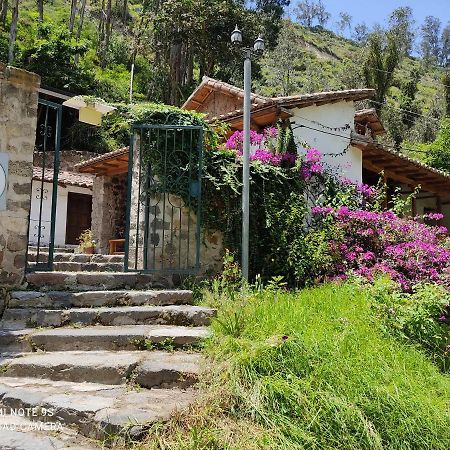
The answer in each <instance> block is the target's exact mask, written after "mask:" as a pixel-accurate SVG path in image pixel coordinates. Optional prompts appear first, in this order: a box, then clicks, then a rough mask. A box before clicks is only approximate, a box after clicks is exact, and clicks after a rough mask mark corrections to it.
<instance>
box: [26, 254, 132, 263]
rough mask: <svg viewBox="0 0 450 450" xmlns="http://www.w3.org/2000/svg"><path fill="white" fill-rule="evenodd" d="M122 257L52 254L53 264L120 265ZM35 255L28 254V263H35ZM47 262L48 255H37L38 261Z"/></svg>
mask: <svg viewBox="0 0 450 450" xmlns="http://www.w3.org/2000/svg"><path fill="white" fill-rule="evenodd" d="M124 259H125V258H124V256H123V255H102V254H100V253H98V254H94V255H87V254H85V253H54V254H53V261H54V262H78V263H122V264H123V261H124ZM36 260H37V253H36V252H28V262H30V263H31V262H36ZM47 260H48V253H42V252H40V253H39V261H40V262H46V261H47Z"/></svg>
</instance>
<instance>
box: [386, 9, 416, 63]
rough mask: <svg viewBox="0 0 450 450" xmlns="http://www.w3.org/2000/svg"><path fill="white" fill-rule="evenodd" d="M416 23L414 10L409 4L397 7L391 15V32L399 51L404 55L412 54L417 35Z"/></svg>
mask: <svg viewBox="0 0 450 450" xmlns="http://www.w3.org/2000/svg"><path fill="white" fill-rule="evenodd" d="M414 23H415V21H414V18H413V11H412V9H411V8H410V7H409V6H401V7H399V8H396V9H394V11H392V13H391V15H390V16H389V29H390V32H391V33H392V35H393V37H394V39H395V41H396V44H397V47H398V50H399V52H400V53H401V54H402V55H404V56H409V55H410V53H411V50H412V46H413V43H414V39H415V37H416V34H415V31H414Z"/></svg>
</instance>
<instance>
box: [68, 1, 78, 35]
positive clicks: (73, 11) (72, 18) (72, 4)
mask: <svg viewBox="0 0 450 450" xmlns="http://www.w3.org/2000/svg"><path fill="white" fill-rule="evenodd" d="M77 4H78V0H71V2H70V15H69V32H70V33H73V27H74V26H75V16H76V14H77Z"/></svg>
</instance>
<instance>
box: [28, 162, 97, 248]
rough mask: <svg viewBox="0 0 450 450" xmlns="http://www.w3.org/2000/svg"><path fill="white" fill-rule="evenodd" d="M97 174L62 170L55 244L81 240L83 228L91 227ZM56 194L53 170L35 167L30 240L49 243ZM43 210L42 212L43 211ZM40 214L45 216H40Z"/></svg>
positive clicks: (59, 184)
mask: <svg viewBox="0 0 450 450" xmlns="http://www.w3.org/2000/svg"><path fill="white" fill-rule="evenodd" d="M92 185H93V177H92V176H90V175H87V174H81V173H76V172H69V171H60V172H59V174H58V191H57V202H56V222H55V223H56V225H55V226H56V228H55V246H65V245H74V244H78V241H77V238H78V237H79V235H80V234H81V232H82V231H84V230H86V229H89V228H91V215H92ZM52 197H53V170H51V169H42V168H41V167H34V168H33V182H32V196H31V212H30V228H29V237H28V241H29V243H30V244H33V245H35V244H37V242H38V239H39V237H38V229H39V226H40V229H41V236H40V245H41V246H47V245H48V244H49V236H50V222H51V210H52ZM41 211H42V213H40V212H41ZM39 217H41V219H40V220H39Z"/></svg>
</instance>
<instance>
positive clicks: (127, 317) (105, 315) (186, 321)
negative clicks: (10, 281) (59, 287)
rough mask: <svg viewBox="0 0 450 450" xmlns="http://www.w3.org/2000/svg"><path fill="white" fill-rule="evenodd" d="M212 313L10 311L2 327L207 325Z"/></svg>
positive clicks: (181, 308) (183, 308)
mask: <svg viewBox="0 0 450 450" xmlns="http://www.w3.org/2000/svg"><path fill="white" fill-rule="evenodd" d="M214 315H215V310H214V309H211V308H204V307H201V306H190V305H170V306H117V307H113V308H111V307H101V308H71V309H36V308H34V309H23V308H17V309H11V308H8V309H6V310H5V312H4V314H3V318H2V320H1V325H2V326H3V327H4V328H9V329H19V328H24V327H33V328H35V327H62V326H70V325H76V326H88V325H106V326H110V325H150V324H154V325H184V326H205V325H209V324H210V321H211V317H214Z"/></svg>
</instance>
